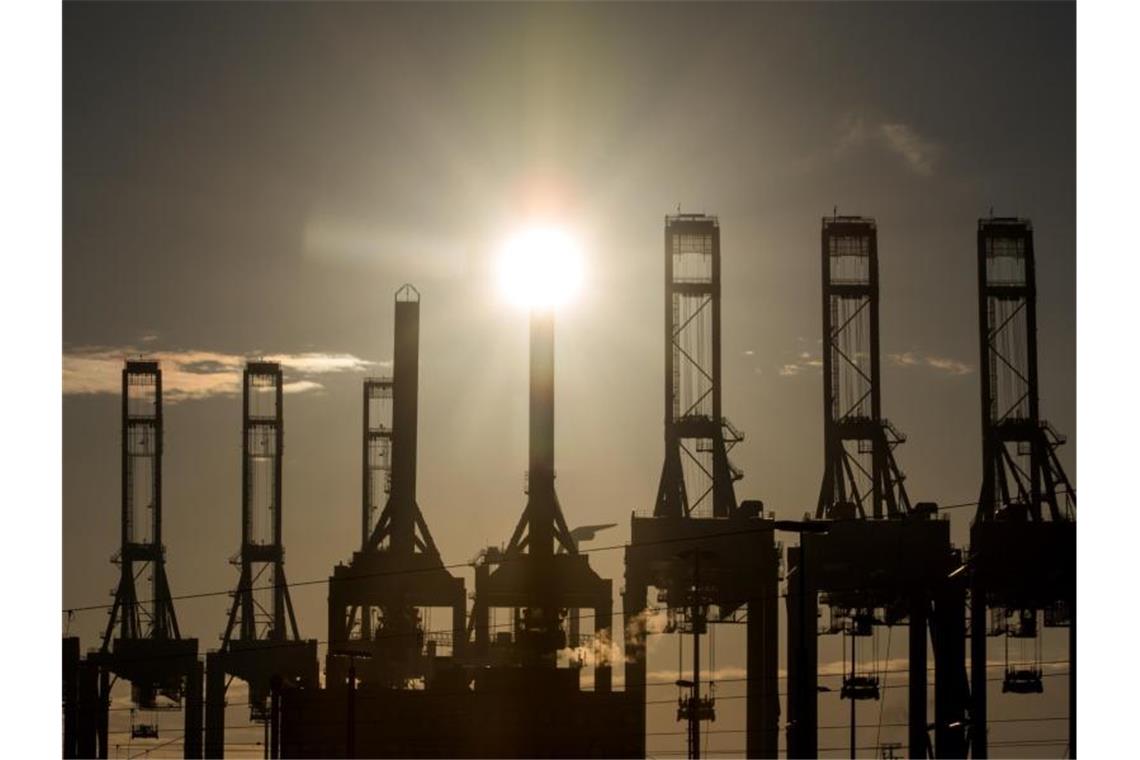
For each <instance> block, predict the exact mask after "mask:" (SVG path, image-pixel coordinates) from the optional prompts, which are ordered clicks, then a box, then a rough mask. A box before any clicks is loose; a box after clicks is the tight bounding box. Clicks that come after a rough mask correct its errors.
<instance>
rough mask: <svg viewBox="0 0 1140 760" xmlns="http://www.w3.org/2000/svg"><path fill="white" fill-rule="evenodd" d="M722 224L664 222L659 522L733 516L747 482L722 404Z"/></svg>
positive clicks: (691, 219) (684, 219) (685, 218)
mask: <svg viewBox="0 0 1140 760" xmlns="http://www.w3.org/2000/svg"><path fill="white" fill-rule="evenodd" d="M720 334H721V333H720V224H719V222H718V221H717V218H716V217H714V216H706V215H703V214H678V215H676V216H670V217H667V218H666V220H665V464H664V466H663V467H662V469H661V482H660V485H659V486H658V489H657V502H656V504H655V506H654V509H653V514H654V516H656V517H676V516H680V515H684V516H711V517H730V516H731V515H732V514H733V513H734V512H735V511H736V508H737V503H736V494H735V491H734V488H733V484H734V483H735V482H736V481H737V480H739V479H740V478H741V477H742V473H741V472H740V470H739V469H737V468H736V467H734V466H733V465H732V463H731V462H730V461H729V459H728V452H729V451H731V449H732V447H733V446H735V445H736V444H737V443H739V442H740V441H741V440H742V439H743V436H742V435H741V434H740V433H739V432H738V431H737V430H736V429H735V428H734V427H733V426H732V423H731V422H729V421H728V419H727V418H726V417H725V416H724V413H723V410H722V407H721V369H720V367H721V353H720Z"/></svg>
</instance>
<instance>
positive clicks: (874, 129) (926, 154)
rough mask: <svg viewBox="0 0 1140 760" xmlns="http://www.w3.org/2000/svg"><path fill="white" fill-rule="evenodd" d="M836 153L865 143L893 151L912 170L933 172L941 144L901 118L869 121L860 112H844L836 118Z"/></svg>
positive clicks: (923, 173)
mask: <svg viewBox="0 0 1140 760" xmlns="http://www.w3.org/2000/svg"><path fill="white" fill-rule="evenodd" d="M838 131H839V137H838V138H837V139H836V142H835V150H834V152H835V155H836V156H840V155H843V154H844V153H847V152H849V151H852V150H857V149H860V148H863V147H866V146H868V145H873V146H874V145H877V146H879V147H880V148H885V149H886V150H888V151H890V152H891V153H894V154H895V155H897V156H898V157H899V158H901V159H902V160H903V162H904V163H905V164H906V166H907V168H908V169H910V170H911V171H913V172H914V173H915V174H918V175H921V176H923V177H929V176H931V175H932V174H934V170H935V168H936V166H937V164H938V160H939V158H940V157H941V155H942V146H941V145H939V144H938V143H937V142H935V141H933V140H931V139H929V138H927V137H924V136H923V135H921V134H919V132H918V130H916V129H915V128H914V127H913V126H911V125H909V124H905V123H903V122H901V121H874V122H872V121H870V120H868V119H867V118H866V117H864V116H862V115H860V114H847V115H846V116H845V117H843V119H841V120H840V122H839V129H838Z"/></svg>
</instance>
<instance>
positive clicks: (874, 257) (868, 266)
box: [816, 216, 910, 519]
mask: <svg viewBox="0 0 1140 760" xmlns="http://www.w3.org/2000/svg"><path fill="white" fill-rule="evenodd" d="M821 237H822V245H821V255H822V276H823V413H824V429H823V430H824V432H823V438H824V471H823V484H822V485H821V487H820V491H819V504H818V506H817V507H816V519H820V518H823V517H826V516H829V515H828V511H829V510H830V509H832V508H835V507H837V506H839V505H853V506H854V507H855V510H856V511H857V513H858V515H859V516H860V517H867V516H868V512H870V516H871V517H874V518H876V519H878V518H882V517H897V516H899V515H902V514H906V513H907V512H908V511H910V501H909V499H908V498H907V493H906V488H905V486H904V485H903V481H904V476H903V474H902V472H901V471H900V470H899V467H898V465H897V464H896V463H895V459H894V454H893V451H894V448H895V447H896V446H897V445H898V444H900V443H902V442H903V441H905V440H906V438H905V436H903V435H902V434H901V433H899V432H898V431H897V430H895V428H894V426H892V425H891V423H890V421H888V420H886V419H884V418H883V416H882V403H881V394H880V382H879V252H878V235H877V230H876V227H875V220H874V219H868V218H864V217H854V216H834V217H825V218H824V219H823V229H822V235H821ZM868 507H869V509H868Z"/></svg>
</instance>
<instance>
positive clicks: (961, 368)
mask: <svg viewBox="0 0 1140 760" xmlns="http://www.w3.org/2000/svg"><path fill="white" fill-rule="evenodd" d="M887 358H888V359H889V360H890V361H891V363H892V364H894V365H895V366H896V367H928V368H930V369H934V370H938V371H939V372H944V373H946V374H948V375H968V374H970V373H971V372H973V371H974V368H973V367H972V366H970V365H969V364H966V363H965V362H960V361H958V360H957V359H950V358H948V357H945V356H932V355H930V354H923V353H920V352H917V351H905V352H903V353H901V354H887Z"/></svg>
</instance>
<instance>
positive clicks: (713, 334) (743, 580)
mask: <svg viewBox="0 0 1140 760" xmlns="http://www.w3.org/2000/svg"><path fill="white" fill-rule="evenodd" d="M664 263H665V293H664V295H665V314H664V331H665V332H664V338H665V341H664V343H665V344H664V349H665V352H664V353H665V368H664V369H665V378H664V379H665V415H664V431H665V462H664V465H663V467H662V470H661V478H660V482H659V486H658V490H657V497H656V500H655V502H654V506H653V516H652V517H638V516H637V515H634V517H633V519H632V524H631V528H630V531H631V541H630V545H629V546H628V547H627V548H626V556H625V595H624V600H623V605H624V607H625V631H626V638H625V646H626V650H625V651H626V665H625V675H626V692H627V693H630V694H632V695H634V697H635V698H636V699H638V700H640V710H639V713H638V718H639V720H640V721H641V730H642V736H644V723H645V689H646V673H647V668H648V652H647V647H646V640H647V639H646V637H647V628H646V616H647V613H646V606H647V603H648V601H649V593H650V592H649V589H650V588H651V587H652V588H655V589H656V590H657V597H656V599H657V601H658V602H662V603H664V604H665V606H666V608H667V610H668V617H669V620H670V623H669V624H668V626H667V629H668V631H669V632H676V633H681V634H685V635H692V636H693V637H694V639H696V638H697V637H699V636H700V634H701V633H702V632H704V630H705V629H706V626H707V625H709V624H729V623H743V624H744V625H745V626H746V627H747V634H746V635H747V642H748V643H747V671H748V679H747V693H746V697H747V702H746V712H745V721H746V738H745V742H746V753H747V755H748V757H775V755H776V749H777V744H778V731H779V728H778V726H779V704H778V694H777V685H778V684H777V680H778V679H777V656H778V647H777V638H778V631H777V626H776V615H777V608H776V599H777V576H778V561H779V555H778V550H777V548H776V545H775V540H774V537H773V532H772V522H771V520H770V519H764V515H763V505H762V503H761V502H758V501H750V502H744V503H741V504H738V503H737V500H736V492H735V483H736V482H737V481H738V480H739V479H740V478H741V477H742V473H741V472H740V470H739V469H737V468H736V467H735V466H733V465H732V463H731V462H730V461H729V458H728V454H729V452H730V451H731V449H732V447H733V446H734V445H736V444H737V443H738V442H740V441H741V440H742V439H743V436H742V435H741V433H740V432H739V431H738V430H736V428H734V427H733V426H732V424H731V423H730V422H729V421H728V419H727V418H726V417H725V416H724V412H723V409H722V403H721V398H722V395H721V390H722V375H721V251H720V223H719V221H718V220H717V218H716V217H715V216H708V215H704V214H678V215H675V216H667V217H666V218H665V246H664ZM694 552H697V553H700V552H704V554H703V555H702V556H704V559H702V560H701V561H700V568H701V569H700V578H701V581H700V588H699V590H694V577H693V573H694V565H693V560H692V559H691V557H693V556H697V555H696V554H694ZM697 597H699V598H697ZM700 682H701V674H700V672H699V663H697V667H696V668H695V669H694V673H693V677H692V679H691V680H690V681H688V683H691V684H693V685H692V686H689V687H686V688H689V689H690V691H689V692H688V693H687V694H685V695H682V697H681V699H682V704H683V705H686V706H687V707H684V708H682V709H681V711H680V712H679V718H678V719H680V717H686V718H692V721H691V722H690V724H689V725H690V730H691V732H692V733H691V734H690V736H691V737H692V736H695V735H696V734H697V733H699V722H700V721H701V720H710V719H711V718H712V716H713V709H714V706H713V703H712V700H711V698H709V697H708V696H702V695H700V694H699V691H700V686H699V684H700ZM698 708H699V709H698ZM682 714H683V715H682ZM690 746H691V747H692V746H693V742H692V741H690ZM642 749H643V751H644V744H643V745H642Z"/></svg>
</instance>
